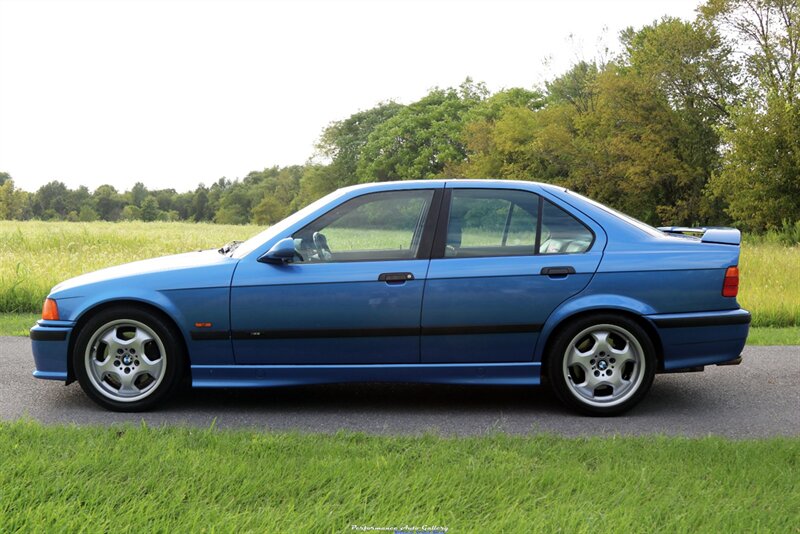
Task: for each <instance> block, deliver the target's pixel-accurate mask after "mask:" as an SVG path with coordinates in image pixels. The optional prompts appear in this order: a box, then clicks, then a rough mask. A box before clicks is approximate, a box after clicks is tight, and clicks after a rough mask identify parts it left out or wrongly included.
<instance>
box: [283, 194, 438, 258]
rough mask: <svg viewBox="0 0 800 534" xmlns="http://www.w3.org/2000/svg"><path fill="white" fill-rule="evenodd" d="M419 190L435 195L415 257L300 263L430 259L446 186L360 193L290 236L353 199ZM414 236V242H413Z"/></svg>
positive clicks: (364, 201)
mask: <svg viewBox="0 0 800 534" xmlns="http://www.w3.org/2000/svg"><path fill="white" fill-rule="evenodd" d="M418 191H432V192H433V196H432V197H431V202H430V205H429V206H428V213H427V214H426V215H425V222H424V223H423V224H422V230H421V234H422V235H421V237H420V239H419V247H418V248H417V253H416V255H414V257H413V258H391V259H365V260H360V259H354V260H333V261H320V262H313V263H312V262H301V263H300V265H331V264H334V263H377V262H386V261H414V260H427V259H430V254H431V248H432V246H433V243H434V231H435V228H436V227H437V224H438V222H439V214H440V208H441V206H442V198H443V196H444V187H420V188H411V189H393V190H387V191H371V192H369V193H365V194H363V195H359V196H357V197H353V198H351V199H348V200H345V201H344V202H342V203H341V204H339V205H338V206H336V207H335V208H332V209H330V210H328V211H326V212H325V213H323V214H322V215H320V216H319V217H317V218H316V219H314V220H313V221H311V222H309V223H308V224H306V225H305V226H303V227H302V228H299V229H297V230H295V231H294V232H292V234H291V235H290V236H289V237H291V238H293V239H294V236H295V235H297V234H299V233H300V232H302V231H303V230H305V229H306V228H308V227H309V226H311V225H312V224H314V223H316V222H317V221H319V220H320V219H322V218H325V217H329V216H330V214H331V213H333V212H334V211H336V210H337V209H339V208H341V207H343V206H345V205H347V204H349V203H350V202H353V201H359V204H358V206H361V205H363V204H364V203H366V202H367V197H369V196H372V195H378V194H386V193H405V192H418ZM413 239H414V238H413V237H412V242H413Z"/></svg>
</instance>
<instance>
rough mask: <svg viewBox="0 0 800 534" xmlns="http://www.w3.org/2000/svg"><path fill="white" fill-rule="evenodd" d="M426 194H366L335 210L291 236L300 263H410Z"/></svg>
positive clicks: (427, 205)
mask: <svg viewBox="0 0 800 534" xmlns="http://www.w3.org/2000/svg"><path fill="white" fill-rule="evenodd" d="M432 199H433V191H432V190H430V189H425V190H414V191H387V192H384V193H370V194H367V195H363V196H360V197H357V198H354V199H352V200H349V201H347V202H345V203H344V204H342V205H341V206H339V207H337V208H334V209H333V210H331V211H330V212H328V213H326V214H325V215H323V216H322V217H320V218H319V219H317V220H315V221H314V222H312V223H311V224H309V225H308V226H306V227H305V228H303V229H302V230H300V231H298V232H296V233H295V234H294V235H293V236H292V237H293V238H294V240H295V248H296V249H297V252H298V253H299V255H300V257H301V259H300V260H299V261H300V262H301V263H320V262H337V261H383V260H408V259H414V258H415V257H416V255H417V251H418V250H419V246H420V240H421V239H422V230H423V227H424V224H425V219H426V217H427V215H428V210H429V209H430V205H431V201H432Z"/></svg>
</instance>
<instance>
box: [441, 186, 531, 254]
mask: <svg viewBox="0 0 800 534" xmlns="http://www.w3.org/2000/svg"><path fill="white" fill-rule="evenodd" d="M452 195H453V196H452V200H451V203H450V217H449V220H448V226H447V239H446V243H445V253H444V255H445V257H462V258H463V257H484V256H522V255H529V254H535V251H536V228H537V219H538V216H539V196H538V195H536V194H534V193H528V192H526V191H515V190H511V189H505V190H504V189H455V190H453V194H452Z"/></svg>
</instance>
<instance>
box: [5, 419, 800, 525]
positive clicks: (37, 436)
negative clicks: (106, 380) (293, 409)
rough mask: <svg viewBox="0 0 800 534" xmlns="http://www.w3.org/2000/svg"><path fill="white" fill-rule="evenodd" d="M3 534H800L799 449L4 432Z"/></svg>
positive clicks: (177, 432) (663, 442) (698, 442)
mask: <svg viewBox="0 0 800 534" xmlns="http://www.w3.org/2000/svg"><path fill="white" fill-rule="evenodd" d="M0 450H2V451H3V452H2V454H0V531H3V532H14V531H26V532H30V531H37V532H65V531H67V532H74V531H79V530H89V531H94V532H102V531H114V532H146V531H157V532H173V531H176V532H355V530H352V529H351V525H358V526H369V527H392V526H397V527H402V526H406V525H408V526H419V527H421V526H424V525H428V526H443V527H447V528H448V529H449V531H450V532H531V531H537V532H648V533H649V532H657V531H660V532H696V531H703V532H756V531H758V532H798V523H797V518H798V517H800V440H798V439H797V438H793V439H788V438H784V439H768V440H754V441H730V440H726V439H723V438H710V437H709V438H703V439H685V438H665V437H644V438H622V437H612V438H588V439H567V438H558V437H553V436H546V435H540V436H529V437H510V436H505V435H500V434H498V435H491V436H484V437H472V438H445V437H438V436H433V435H426V436H421V437H408V436H394V437H378V436H366V435H363V434H353V433H348V432H340V433H338V434H336V435H318V434H310V435H309V434H296V433H289V434H287V433H262V432H258V431H246V430H239V431H219V430H213V429H208V430H192V429H186V428H179V427H178V428H176V427H165V428H157V429H151V428H146V427H143V426H140V427H132V426H125V427H115V426H112V427H111V428H105V427H104V428H99V427H58V426H56V427H52V426H51V427H43V426H41V425H39V424H38V423H33V422H28V421H21V422H12V423H0Z"/></svg>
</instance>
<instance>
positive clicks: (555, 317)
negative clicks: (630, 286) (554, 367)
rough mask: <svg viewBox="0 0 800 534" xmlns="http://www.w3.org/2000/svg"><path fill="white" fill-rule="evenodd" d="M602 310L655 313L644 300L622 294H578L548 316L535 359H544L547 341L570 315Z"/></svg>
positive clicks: (643, 313) (538, 342) (638, 314)
mask: <svg viewBox="0 0 800 534" xmlns="http://www.w3.org/2000/svg"><path fill="white" fill-rule="evenodd" d="M601 310H602V311H604V312H608V311H612V312H613V311H615V310H616V311H620V312H624V313H629V314H633V315H636V316H639V317H641V316H643V315H648V314H652V313H655V310H654V309H653V308H652V307H651V306H648V305H647V304H645V303H644V302H641V301H638V300H636V299H632V298H630V297H625V296H622V295H614V294H607V293H606V294H602V293H601V294H592V295H578V296H576V297H574V298H572V299H570V300H567V301H565V302H564V303H562V304H561V305H560V306H559V307H558V308H556V309H555V310H554V311H553V313H551V314H550V316H549V317H548V318H547V321H546V322H545V324H544V326H543V327H542V331H541V334H540V335H539V339H538V341H537V342H536V350H535V352H534V361H543V359H544V356H545V354H544V351H545V348H546V347H547V342H548V340H549V339H550V336H551V335H552V334H553V332H554V331H555V330H556V328H558V327H559V326H560V325H561V324H563V323H564V321H568V320H569V318H570V317H574V316H576V315H579V314H582V313H586V312H591V311H601ZM653 342H654V343H656V344H657V343H658V340H653Z"/></svg>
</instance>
